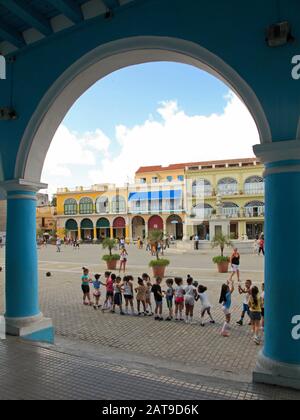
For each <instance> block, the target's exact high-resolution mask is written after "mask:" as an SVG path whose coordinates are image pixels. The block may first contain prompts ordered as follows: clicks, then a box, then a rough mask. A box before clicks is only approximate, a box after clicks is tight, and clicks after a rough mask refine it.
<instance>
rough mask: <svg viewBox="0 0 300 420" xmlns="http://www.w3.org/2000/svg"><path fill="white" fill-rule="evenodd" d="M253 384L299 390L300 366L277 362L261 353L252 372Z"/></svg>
mask: <svg viewBox="0 0 300 420" xmlns="http://www.w3.org/2000/svg"><path fill="white" fill-rule="evenodd" d="M253 382H256V383H261V384H268V385H277V386H282V387H286V388H293V389H299V390H300V365H292V364H288V363H282V362H277V361H276V360H272V359H269V358H268V357H266V356H264V354H263V353H262V352H261V353H260V354H259V357H258V361H257V365H256V368H255V371H254V372H253Z"/></svg>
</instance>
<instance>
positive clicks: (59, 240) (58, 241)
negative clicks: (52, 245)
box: [56, 238, 61, 252]
mask: <svg viewBox="0 0 300 420" xmlns="http://www.w3.org/2000/svg"><path fill="white" fill-rule="evenodd" d="M56 252H61V239H60V238H57V239H56Z"/></svg>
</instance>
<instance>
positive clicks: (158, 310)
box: [152, 277, 163, 321]
mask: <svg viewBox="0 0 300 420" xmlns="http://www.w3.org/2000/svg"><path fill="white" fill-rule="evenodd" d="M152 293H153V294H154V299H155V318H154V319H155V320H156V321H163V317H162V307H163V294H162V290H161V278H160V277H157V279H156V284H154V285H153V286H152Z"/></svg>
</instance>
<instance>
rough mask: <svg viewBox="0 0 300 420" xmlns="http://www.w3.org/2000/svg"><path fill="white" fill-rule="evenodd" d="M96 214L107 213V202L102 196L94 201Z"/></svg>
mask: <svg viewBox="0 0 300 420" xmlns="http://www.w3.org/2000/svg"><path fill="white" fill-rule="evenodd" d="M96 213H98V214H106V213H109V200H108V198H107V197H105V196H102V197H99V198H97V200H96Z"/></svg>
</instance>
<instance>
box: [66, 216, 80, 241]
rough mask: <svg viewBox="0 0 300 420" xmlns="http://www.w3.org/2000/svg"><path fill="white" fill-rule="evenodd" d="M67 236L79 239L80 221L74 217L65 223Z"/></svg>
mask: <svg viewBox="0 0 300 420" xmlns="http://www.w3.org/2000/svg"><path fill="white" fill-rule="evenodd" d="M65 229H66V234H67V237H68V238H70V239H73V240H75V239H77V237H78V223H77V222H76V220H74V219H69V220H67V221H66V224H65Z"/></svg>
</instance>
